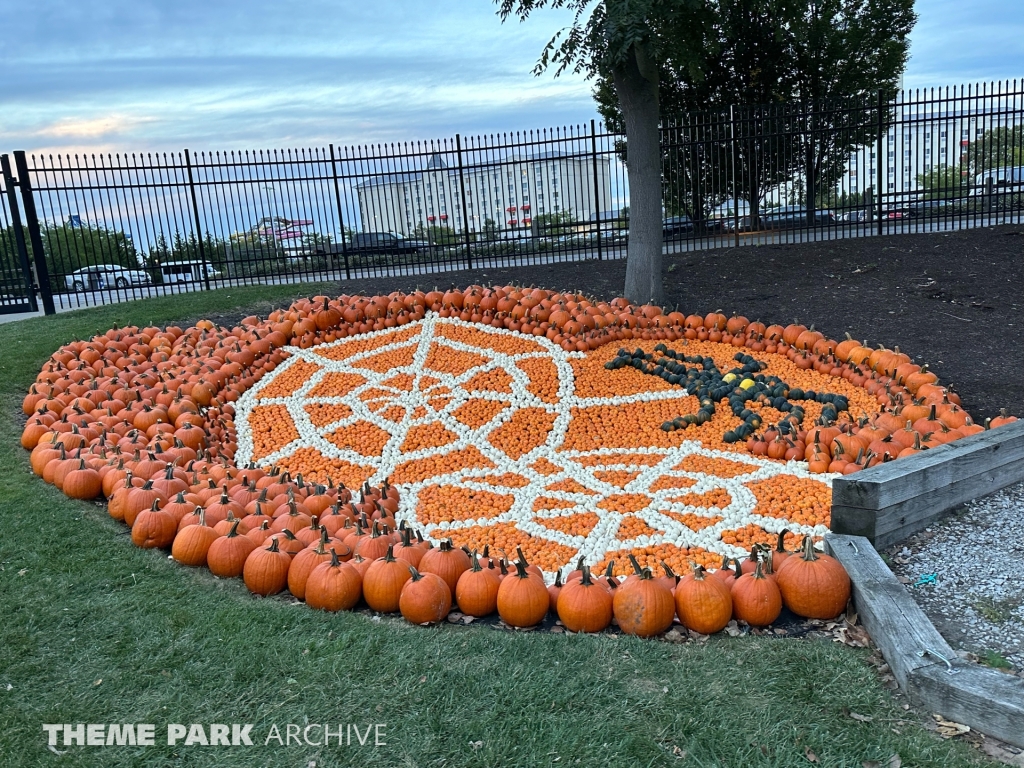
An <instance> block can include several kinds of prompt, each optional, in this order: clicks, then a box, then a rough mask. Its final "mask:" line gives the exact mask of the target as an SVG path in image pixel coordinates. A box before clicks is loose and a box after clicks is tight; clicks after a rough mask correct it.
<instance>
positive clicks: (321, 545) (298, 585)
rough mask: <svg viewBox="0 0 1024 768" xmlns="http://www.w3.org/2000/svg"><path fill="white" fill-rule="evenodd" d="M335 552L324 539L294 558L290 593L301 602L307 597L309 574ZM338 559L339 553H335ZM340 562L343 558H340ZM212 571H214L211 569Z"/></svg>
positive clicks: (289, 585) (289, 570)
mask: <svg viewBox="0 0 1024 768" xmlns="http://www.w3.org/2000/svg"><path fill="white" fill-rule="evenodd" d="M332 551H333V550H331V549H328V544H327V542H325V541H323V540H322V539H321V540H320V541H318V542H316V543H315V544H313V545H310V546H307V547H306V548H305V549H303V550H302V551H300V552H298V553H297V554H296V555H295V557H294V558H292V562H291V565H290V566H289V567H288V591H289V592H291V593H292V595H294V596H295V597H297V598H298V599H299V600H304V599H305V597H306V582H307V581H308V580H309V574H310V573H312V572H313V569H314V568H316V567H317V566H318V565H320V563H326V562H328V561H329V560H330V559H331V553H332ZM334 556H335V557H337V552H334ZM338 559H339V560H340V559H341V558H338ZM211 570H212V569H211Z"/></svg>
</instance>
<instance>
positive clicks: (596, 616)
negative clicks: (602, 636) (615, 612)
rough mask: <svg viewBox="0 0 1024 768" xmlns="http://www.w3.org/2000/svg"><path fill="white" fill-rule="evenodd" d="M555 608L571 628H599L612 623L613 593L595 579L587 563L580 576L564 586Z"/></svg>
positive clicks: (586, 630)
mask: <svg viewBox="0 0 1024 768" xmlns="http://www.w3.org/2000/svg"><path fill="white" fill-rule="evenodd" d="M556 610H557V611H558V619H559V620H560V621H561V622H562V623H563V624H564V625H565V628H566V629H568V630H569V631H570V632H600V631H601V630H602V629H604V628H605V627H607V626H608V625H609V624H611V623H612V596H611V594H609V593H608V590H606V589H604V588H603V587H601V586H600V585H598V584H595V583H594V580H593V579H591V578H590V568H589V567H588V566H586V565H584V566H583V572H582V573H581V574H580V577H579V578H578V579H573V580H572V581H570V582H569V583H567V584H566V585H565V586H563V587H562V589H561V591H560V592H559V594H558V601H557V604H556Z"/></svg>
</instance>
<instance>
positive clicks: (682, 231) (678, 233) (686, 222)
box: [661, 213, 693, 240]
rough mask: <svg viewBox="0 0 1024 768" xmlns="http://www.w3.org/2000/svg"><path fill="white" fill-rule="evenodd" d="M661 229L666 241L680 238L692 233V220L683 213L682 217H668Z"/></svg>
mask: <svg viewBox="0 0 1024 768" xmlns="http://www.w3.org/2000/svg"><path fill="white" fill-rule="evenodd" d="M661 228H662V234H663V236H664V238H665V239H666V240H671V239H673V238H676V237H682V236H684V235H689V234H692V233H693V219H691V218H690V217H689V216H687V215H686V214H685V213H684V214H683V215H682V216H669V217H668V218H667V219H665V220H664V222H662V227H661Z"/></svg>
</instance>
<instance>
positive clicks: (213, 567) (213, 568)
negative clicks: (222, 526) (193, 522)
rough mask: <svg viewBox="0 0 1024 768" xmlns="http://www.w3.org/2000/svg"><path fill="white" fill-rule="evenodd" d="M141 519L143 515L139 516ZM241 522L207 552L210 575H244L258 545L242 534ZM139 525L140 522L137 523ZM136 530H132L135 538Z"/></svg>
mask: <svg viewBox="0 0 1024 768" xmlns="http://www.w3.org/2000/svg"><path fill="white" fill-rule="evenodd" d="M139 517H140V518H141V517H142V515H139ZM240 522H241V521H239V520H236V521H235V522H233V523H232V524H231V528H229V529H228V532H227V533H226V534H224V535H223V536H219V537H217V538H216V539H215V540H214V542H213V543H212V544H211V545H210V549H209V550H207V552H206V565H207V567H209V569H210V573H212V574H213V575H214V576H219V577H220V578H222V579H236V578H238V577H239V576H241V575H242V569H243V568H245V561H246V559H247V558H248V557H249V555H250V553H252V551H253V550H254V549H256V543H255V542H254V541H253V540H252V539H250V538H248V537H246V536H244V535H242V534H240V533H239V532H238V526H239V523H240ZM135 524H136V525H138V524H139V523H138V520H136V521H135ZM134 534H135V529H134V528H132V535H133V536H134Z"/></svg>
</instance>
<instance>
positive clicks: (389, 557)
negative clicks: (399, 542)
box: [384, 544, 395, 563]
mask: <svg viewBox="0 0 1024 768" xmlns="http://www.w3.org/2000/svg"><path fill="white" fill-rule="evenodd" d="M384 562H385V563H393V562H395V545H394V544H388V551H387V552H386V553H385V554H384Z"/></svg>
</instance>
